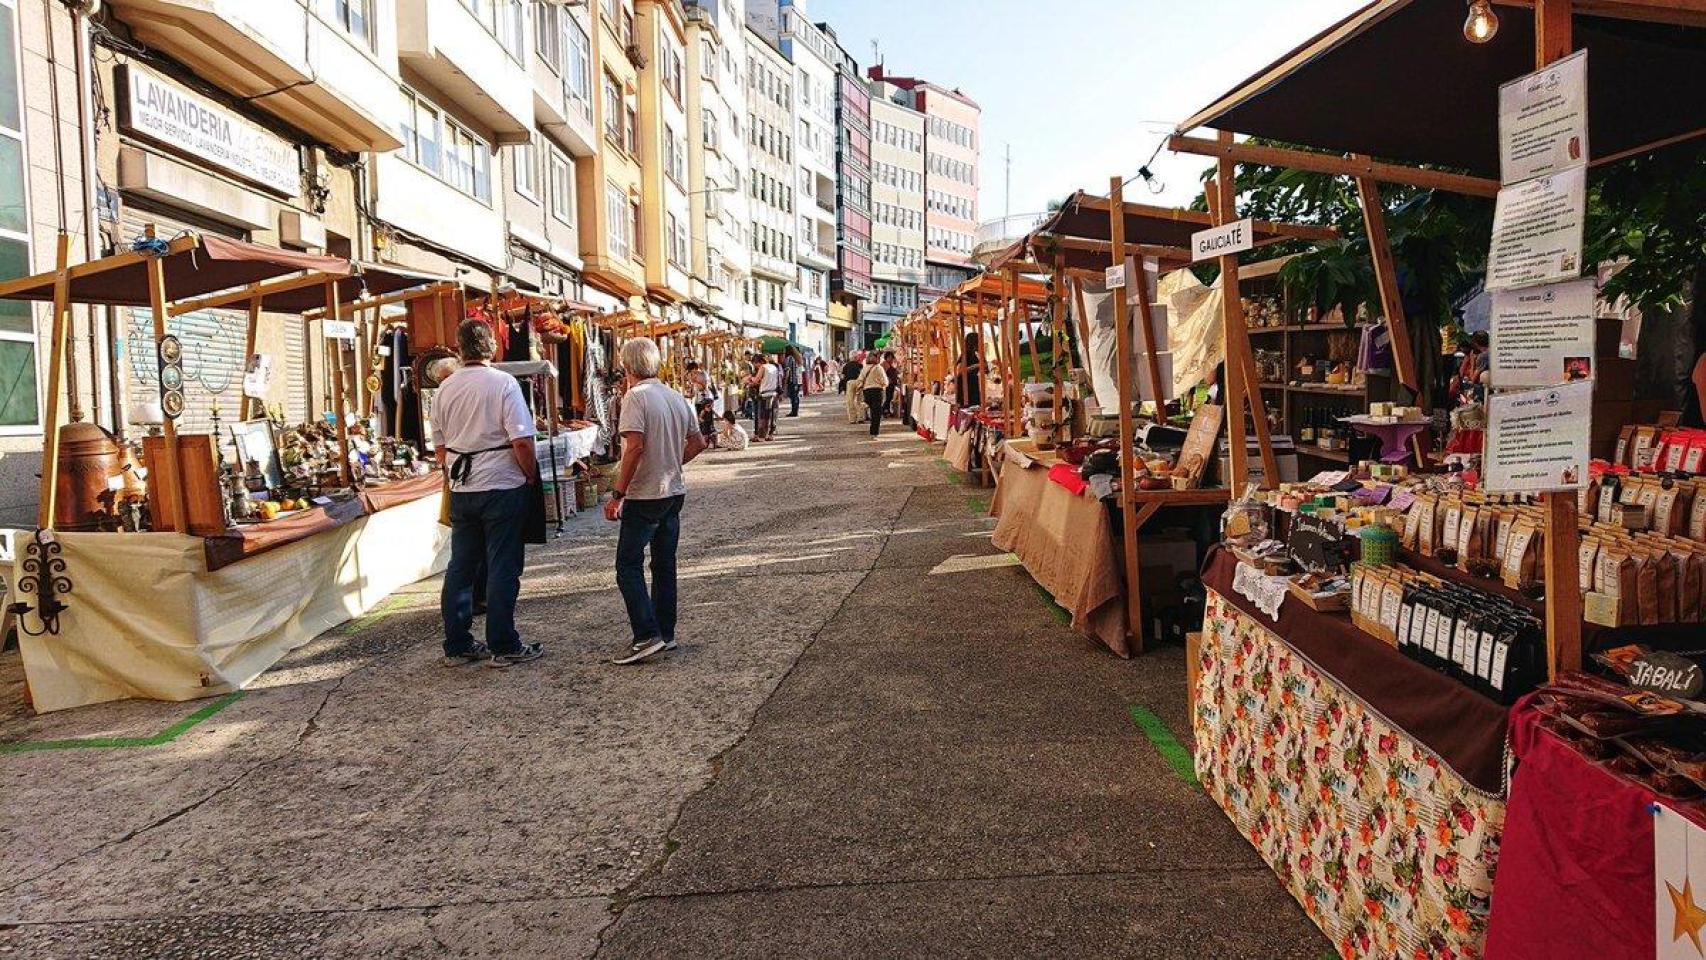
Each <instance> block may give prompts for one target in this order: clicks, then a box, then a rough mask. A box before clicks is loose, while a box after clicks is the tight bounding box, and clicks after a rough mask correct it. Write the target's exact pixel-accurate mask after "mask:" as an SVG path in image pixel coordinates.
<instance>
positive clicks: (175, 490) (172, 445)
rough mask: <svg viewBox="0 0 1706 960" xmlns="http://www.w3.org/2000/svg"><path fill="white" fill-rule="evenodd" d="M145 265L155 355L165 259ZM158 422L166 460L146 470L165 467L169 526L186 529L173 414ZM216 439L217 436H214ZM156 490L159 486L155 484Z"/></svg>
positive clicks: (162, 316) (162, 330) (161, 331)
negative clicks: (169, 517) (152, 322)
mask: <svg viewBox="0 0 1706 960" xmlns="http://www.w3.org/2000/svg"><path fill="white" fill-rule="evenodd" d="M147 234H148V237H149V239H153V237H154V225H153V224H149V225H148V229H147ZM146 266H147V268H148V305H149V307H150V308H151V309H152V311H153V313H154V356H155V357H156V358H158V357H159V356H160V344H161V342H163V341H164V340H165V339H166V303H167V300H166V262H165V259H164V258H162V257H150V258H149V259H148V261H147V263H146ZM164 420H165V422H164V423H162V424H161V425H160V432H161V434H162V435H163V436H164V438H165V442H164V443H162V444H161V448H162V450H163V452H164V453H165V457H166V462H165V463H163V464H158V465H156V464H152V463H151V464H149V465H148V473H149V476H150V477H153V475H154V471H155V470H156V469H160V468H164V469H165V471H166V476H165V482H166V486H167V487H168V488H170V491H171V493H170V496H169V497H168V498H167V499H168V501H169V502H168V504H167V506H168V507H170V514H169V515H170V516H171V517H172V518H173V527H172V529H174V530H177V531H178V532H179V533H188V532H189V529H190V517H189V510H188V508H186V507H185V505H184V465H183V460H182V459H180V457H179V456H178V421H177V420H176V419H175V418H173V417H165V418H164ZM215 440H216V441H217V438H215ZM154 489H156V490H158V489H159V486H158V485H154ZM155 522H156V526H155V529H157V530H158V529H160V526H159V518H155Z"/></svg>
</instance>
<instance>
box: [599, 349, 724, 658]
mask: <svg viewBox="0 0 1706 960" xmlns="http://www.w3.org/2000/svg"><path fill="white" fill-rule="evenodd" d="M620 359H621V362H622V372H623V376H624V378H625V379H626V381H627V383H628V393H627V395H626V398H625V402H624V403H623V404H622V417H621V419H620V420H619V421H618V422H617V424H616V430H617V432H618V433H620V434H621V435H622V466H621V468H620V469H619V470H618V471H617V474H616V488H615V491H614V492H613V493H612V494H611V496H610V502H609V503H606V504H605V505H604V517H605V519H607V520H612V521H618V522H620V523H621V525H622V526H621V529H620V532H619V533H618V534H617V538H616V586H617V589H619V590H621V592H622V602H623V604H624V605H625V606H626V607H627V608H628V626H629V627H630V629H631V630H632V631H633V639H632V640H631V641H629V643H628V644H627V645H626V646H625V647H624V648H623V649H622V650H621V651H619V652H618V653H617V655H616V656H615V658H614V659H613V662H615V663H618V664H631V663H640V662H642V661H645V660H649V659H651V658H652V657H655V656H657V655H658V654H659V653H662V652H664V651H667V650H674V649H675V647H676V641H675V613H676V584H675V549H676V546H677V545H678V544H679V543H680V541H681V505H682V503H683V502H684V501H685V500H686V498H687V480H686V477H685V476H684V475H683V473H682V467H683V466H685V465H686V464H687V463H689V462H690V461H692V459H693V458H694V457H697V456H698V455H699V454H700V453H701V452H703V451H704V449H705V437H704V435H703V434H701V433H700V432H699V431H698V429H697V424H695V423H694V420H693V410H692V408H690V407H688V405H687V400H686V398H685V397H683V396H682V395H681V394H679V393H677V392H675V391H674V390H671V389H670V388H669V387H668V386H667V385H665V384H664V383H663V382H661V381H660V380H658V378H657V376H658V365H659V362H660V355H659V353H658V347H657V344H656V343H653V342H652V341H651V340H649V339H646V338H645V337H638V338H636V339H633V340H629V341H628V342H626V343H624V344H622V352H621V357H620ZM648 549H650V550H651V554H652V584H651V590H650V591H649V592H648V591H647V589H646V573H645V565H646V551H647V550H648Z"/></svg>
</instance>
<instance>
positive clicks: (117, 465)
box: [53, 422, 124, 530]
mask: <svg viewBox="0 0 1706 960" xmlns="http://www.w3.org/2000/svg"><path fill="white" fill-rule="evenodd" d="M123 458H124V448H123V447H121V446H120V445H119V443H118V441H117V440H115V439H113V436H112V434H110V433H108V432H106V431H105V430H103V429H101V428H100V427H98V426H96V425H95V424H92V423H84V422H77V423H67V424H65V425H64V426H62V427H60V428H59V482H58V484H57V485H56V490H57V492H56V493H55V496H54V501H53V524H54V526H55V527H57V528H58V529H60V530H99V529H101V528H102V526H103V525H104V524H105V523H106V522H107V521H108V520H110V518H111V517H112V516H113V512H112V506H111V504H112V493H111V489H110V487H109V486H108V483H109V481H110V480H111V479H112V478H113V477H118V476H122V475H123V473H124V460H123Z"/></svg>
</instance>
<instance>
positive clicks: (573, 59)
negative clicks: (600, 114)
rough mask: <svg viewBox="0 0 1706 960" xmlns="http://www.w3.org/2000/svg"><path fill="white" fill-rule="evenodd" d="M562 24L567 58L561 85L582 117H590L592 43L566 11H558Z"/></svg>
mask: <svg viewBox="0 0 1706 960" xmlns="http://www.w3.org/2000/svg"><path fill="white" fill-rule="evenodd" d="M558 16H559V17H561V19H562V23H563V37H564V40H563V47H564V51H563V52H564V53H565V54H566V56H567V58H568V62H567V63H566V64H565V67H566V69H565V70H564V72H563V85H564V86H566V87H567V88H568V91H569V96H570V97H572V98H574V99H575V100H576V101H578V102H579V103H580V105H581V113H582V115H583V116H585V117H587V118H588V119H591V117H592V42H591V41H590V40H588V39H587V35H586V31H585V30H583V29H581V25H580V24H579V23H576V22H575V18H574V17H571V16H569V15H568V13H567V12H566V11H559V13H558Z"/></svg>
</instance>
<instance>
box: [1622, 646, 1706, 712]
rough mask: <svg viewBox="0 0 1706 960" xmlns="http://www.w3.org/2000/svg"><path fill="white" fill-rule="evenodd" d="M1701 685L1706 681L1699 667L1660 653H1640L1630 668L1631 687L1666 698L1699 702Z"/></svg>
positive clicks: (1672, 655) (1680, 658)
mask: <svg viewBox="0 0 1706 960" xmlns="http://www.w3.org/2000/svg"><path fill="white" fill-rule="evenodd" d="M1703 681H1706V677H1703V676H1702V674H1701V670H1700V664H1698V663H1696V662H1694V661H1693V660H1690V659H1688V658H1687V657H1684V656H1679V655H1677V654H1674V653H1667V652H1665V651H1662V650H1653V651H1649V652H1647V653H1643V654H1641V655H1640V656H1638V657H1636V658H1635V661H1634V662H1633V663H1631V664H1630V665H1629V683H1630V684H1631V685H1633V686H1635V687H1637V688H1639V689H1642V690H1650V691H1652V692H1653V693H1657V694H1663V695H1664V696H1667V697H1680V698H1682V699H1684V700H1695V699H1698V698H1699V696H1700V689H1701V687H1702V686H1703V685H1706V684H1703Z"/></svg>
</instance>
